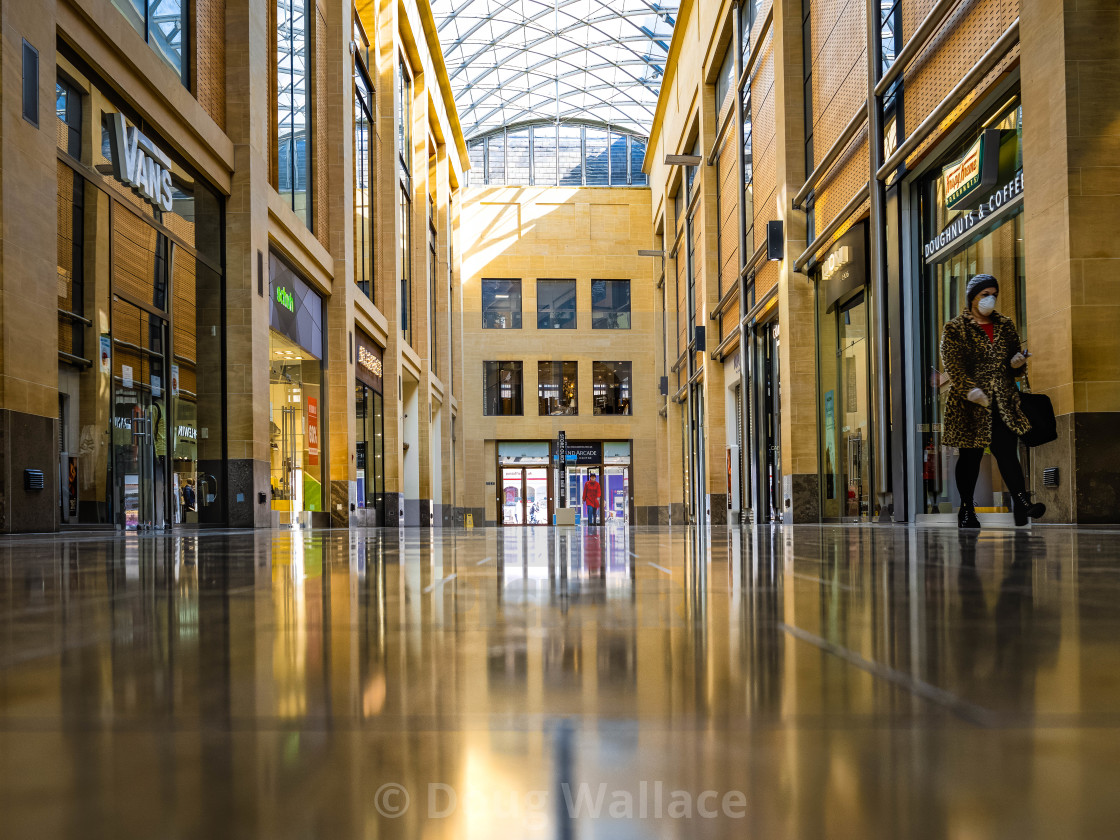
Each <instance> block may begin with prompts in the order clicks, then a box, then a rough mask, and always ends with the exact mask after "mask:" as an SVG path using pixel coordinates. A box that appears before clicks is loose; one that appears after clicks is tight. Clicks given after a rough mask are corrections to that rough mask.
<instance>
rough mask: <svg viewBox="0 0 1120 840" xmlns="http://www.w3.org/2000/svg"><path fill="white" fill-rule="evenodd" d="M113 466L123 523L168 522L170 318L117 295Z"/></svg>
mask: <svg viewBox="0 0 1120 840" xmlns="http://www.w3.org/2000/svg"><path fill="white" fill-rule="evenodd" d="M112 332H113V370H114V376H113V468H114V470H113V471H114V492H115V495H116V505H115V508H116V510H117V511H119V515H118V522H117V524H118V525H120V526H121V527H123V528H124V529H125V530H128V531H136V530H146V529H150V528H164V527H166V526H167V524H168V521H169V520H168V512H169V497H168V492H167V486H168V484H167V481H168V475H167V429H168V422H167V420H168V418H167V399H166V388H167V384H168V380H167V375H166V370H167V359H166V353H167V322H166V321H165V320H164V319H163V318H160V317H159V316H158V315H155V314H154V313H151V312H148V311H147V310H145V309H141V308H139V307H137V306H134V305H133V304H131V303H128V302H126V301H124V300H122V299H121V298H119V297H115V298H114V300H113V322H112Z"/></svg>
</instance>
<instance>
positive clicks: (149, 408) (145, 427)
mask: <svg viewBox="0 0 1120 840" xmlns="http://www.w3.org/2000/svg"><path fill="white" fill-rule="evenodd" d="M56 117H57V119H56V130H57V137H58V150H59V160H58V278H57V282H58V318H59V321H58V327H59V345H58V358H59V406H58V411H59V423H60V433H59V471H60V478H61V481H60V494H59V506H60V513H61V519H62V521H63V522H65V523H72V524H89V525H95V524H103V525H116V526H117V527H120V528H125V529H128V530H142V529H150V528H164V527H167V526H170V525H175V524H183V523H210V524H219V523H221V522H223V521H224V520H225V514H224V512H223V501H222V496H223V494H222V488H221V484H222V475H223V466H222V465H223V462H224V452H223V437H224V435H223V427H222V418H223V416H224V413H225V410H224V395H223V393H222V379H223V378H222V371H223V369H224V358H223V354H224V333H223V327H222V310H223V301H224V278H223V269H222V262H223V241H222V232H223V227H224V222H223V218H222V212H223V208H222V200H221V198H220V196H219V195H218V194H217V193H216V192H215V191H214V190H213V189H211V187H210V186H209V185H208V184H207V183H205V182H203V181H202V180H201V179H200V178H198V177H197V176H195V175H194V174H193V173H191V172H190V170H188V169H187V167H185V166H184V165H183V164H181V163H180V162H179V161H178V160H176V159H174V158H172V157H171V153H170V152H169V150H170V148H171V146H170V144H168V143H166V142H165V141H164V140H163V139H162V137H161V136H160V134H159V132H158V130H157V129H156V128H155V127H153V126H150V125H147V124H145V123H144V122H143V121H142V120H140V119H139V118H138V117H137V116H136V115H135V114H133V113H131V111H130V110H129V109H128V107H127V106H126V105H125V104H124V103H123V102H121V101H119V100H118V99H117V98H116V97H115V95H114V94H112V93H110V92H109V90H108V89H107V88H104V87H102V85H101V84H100V82H99V80H97V79H96V77H95V76H94V75H93V74H92V73H91V72H89V71H88V70H85V69H84V68H83V67H82V65H81V64H80V62H79V61H78V59H77V58H76V57H67V56H66V55H65V54H63V55H60V57H59V76H58V79H57V84H56Z"/></svg>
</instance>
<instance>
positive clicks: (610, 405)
mask: <svg viewBox="0 0 1120 840" xmlns="http://www.w3.org/2000/svg"><path fill="white" fill-rule="evenodd" d="M631 364H632V363H631V362H595V364H594V368H593V372H592V373H593V381H594V386H593V388H594V390H593V397H594V402H595V413H596V414H616V415H617V414H623V415H630V414H632V413H633V412H632V410H631V406H630V400H631V396H630V390H631V389H630V367H631Z"/></svg>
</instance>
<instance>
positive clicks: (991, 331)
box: [980, 323, 996, 341]
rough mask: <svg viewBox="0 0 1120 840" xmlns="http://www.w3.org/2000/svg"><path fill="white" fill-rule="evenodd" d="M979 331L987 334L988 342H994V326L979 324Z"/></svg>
mask: <svg viewBox="0 0 1120 840" xmlns="http://www.w3.org/2000/svg"><path fill="white" fill-rule="evenodd" d="M980 329H982V330H983V331H984V332H986V333H987V334H988V341H995V340H996V325H995V324H990V323H989V324H980Z"/></svg>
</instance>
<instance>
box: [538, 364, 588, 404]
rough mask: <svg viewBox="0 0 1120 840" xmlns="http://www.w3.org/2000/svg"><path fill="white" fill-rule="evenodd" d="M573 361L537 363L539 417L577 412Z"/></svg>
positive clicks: (574, 365) (575, 371)
mask: <svg viewBox="0 0 1120 840" xmlns="http://www.w3.org/2000/svg"><path fill="white" fill-rule="evenodd" d="M576 373H577V367H576V363H575V362H538V363H537V401H538V406H539V407H538V413H539V414H540V416H541V417H547V416H552V415H573V414H579V410H578V399H577V391H578V388H577V386H576Z"/></svg>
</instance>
